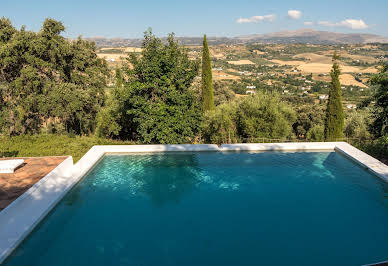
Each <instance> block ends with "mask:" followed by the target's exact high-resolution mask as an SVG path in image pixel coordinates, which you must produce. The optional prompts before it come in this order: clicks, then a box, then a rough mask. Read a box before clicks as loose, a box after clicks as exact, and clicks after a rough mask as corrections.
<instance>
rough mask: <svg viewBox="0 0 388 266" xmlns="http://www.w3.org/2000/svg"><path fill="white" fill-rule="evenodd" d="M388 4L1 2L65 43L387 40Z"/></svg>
mask: <svg viewBox="0 0 388 266" xmlns="http://www.w3.org/2000/svg"><path fill="white" fill-rule="evenodd" d="M387 14H388V1H387V0H368V1H365V0H352V1H348V0H325V1H323V0H320V1H316V0H293V1H289V0H288V1H286V0H272V1H271V0H266V1H258V0H251V1H248V0H239V1H235V0H234V1H232V0H222V1H219V0H217V1H212V0H195V1H184V0H181V1H178V0H138V1H130V0H109V1H107V0H77V1H75V0H50V1H48V0H0V17H1V16H3V17H7V18H9V19H11V21H12V23H13V25H14V26H16V27H17V28H20V27H21V26H22V25H25V26H26V28H27V29H28V30H34V31H38V30H39V29H40V27H41V25H42V22H43V21H44V19H45V18H47V17H50V18H54V19H57V20H59V21H62V22H63V23H64V25H65V27H66V31H65V33H64V34H63V35H64V36H66V37H71V38H73V37H77V36H80V35H81V36H83V37H100V36H101V37H107V38H115V37H120V38H140V37H142V35H143V32H144V31H145V30H146V29H147V28H149V27H151V28H152V30H153V32H154V33H155V34H156V35H157V36H165V35H167V34H168V33H170V32H174V33H175V34H176V35H177V36H202V35H203V34H207V35H208V36H218V37H221V36H226V37H234V36H240V35H248V34H263V33H270V32H277V31H283V30H296V29H302V28H311V29H316V30H326V31H334V32H344V33H372V34H378V35H383V36H388V18H387Z"/></svg>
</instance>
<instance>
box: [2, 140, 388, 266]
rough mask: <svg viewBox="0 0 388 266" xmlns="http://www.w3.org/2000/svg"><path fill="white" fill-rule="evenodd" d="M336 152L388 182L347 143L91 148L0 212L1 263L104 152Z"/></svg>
mask: <svg viewBox="0 0 388 266" xmlns="http://www.w3.org/2000/svg"><path fill="white" fill-rule="evenodd" d="M330 150H331V151H336V152H339V153H341V154H343V155H344V156H346V157H348V158H349V159H351V160H353V161H354V162H356V163H358V164H359V165H361V166H363V167H364V168H365V169H367V170H369V171H371V172H372V173H374V174H375V175H376V176H377V177H379V178H381V179H382V180H384V181H385V182H388V166H387V165H385V164H383V163H382V162H380V161H378V160H377V159H375V158H373V157H372V156H370V155H368V154H366V153H364V152H362V151H360V150H358V149H357V148H355V147H353V146H351V145H350V144H348V143H346V142H304V143H254V144H253V143H252V144H245V143H244V144H223V145H221V146H218V145H215V144H171V145H102V146H101V145H100V146H93V147H92V148H91V149H90V150H89V151H88V152H87V153H86V154H85V155H84V156H83V157H82V158H81V159H80V160H79V161H78V162H77V163H76V164H74V165H73V159H72V157H68V158H67V159H65V160H64V161H63V162H62V163H61V164H60V165H58V166H57V167H56V168H55V169H54V170H53V171H51V172H50V173H48V174H47V175H46V176H45V177H43V178H42V179H41V180H40V181H39V182H37V183H36V184H35V185H34V186H32V187H31V188H30V189H29V190H27V191H26V192H25V193H24V194H23V195H21V196H20V197H19V198H18V199H17V200H15V201H14V202H13V203H11V204H10V205H9V206H8V207H7V208H5V209H4V210H3V211H1V212H0V264H1V263H3V262H4V260H5V259H6V258H7V257H8V256H9V255H10V254H11V253H12V251H13V250H14V249H16V248H17V246H18V245H19V244H20V243H21V242H22V241H23V240H24V238H25V237H27V236H28V234H29V233H30V232H31V231H32V230H33V229H34V228H35V226H36V225H38V224H39V222H40V221H41V220H42V219H43V218H44V217H45V216H46V215H47V214H48V213H49V212H50V211H51V210H52V209H53V208H54V207H55V206H56V204H57V203H58V202H59V201H60V200H61V199H62V198H63V197H64V196H65V195H66V193H67V192H68V191H69V190H70V189H71V188H72V187H73V186H74V185H75V184H77V183H78V182H79V181H80V180H81V179H82V178H83V177H84V176H85V175H86V174H87V173H88V172H89V171H90V170H91V169H92V168H93V167H94V166H95V165H96V163H97V162H98V161H99V160H101V158H103V156H104V155H105V154H107V153H113V154H120V153H148V152H199V151H214V152H230V151H234V152H238V151H252V152H253V151H256V152H257V151H262V152H265V151H305V152H306V151H330Z"/></svg>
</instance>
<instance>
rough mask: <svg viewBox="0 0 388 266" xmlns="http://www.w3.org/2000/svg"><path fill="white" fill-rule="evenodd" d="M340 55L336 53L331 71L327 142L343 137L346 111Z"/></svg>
mask: <svg viewBox="0 0 388 266" xmlns="http://www.w3.org/2000/svg"><path fill="white" fill-rule="evenodd" d="M338 57H339V56H338V55H337V54H336V53H334V56H333V62H334V63H333V68H332V70H331V71H330V76H331V84H330V90H329V101H328V103H327V108H326V119H325V131H324V132H325V140H326V141H336V140H338V139H341V138H342V137H343V129H344V111H343V106H342V92H341V83H340V81H339V75H340V74H341V70H340V67H339V64H338V62H337V59H338Z"/></svg>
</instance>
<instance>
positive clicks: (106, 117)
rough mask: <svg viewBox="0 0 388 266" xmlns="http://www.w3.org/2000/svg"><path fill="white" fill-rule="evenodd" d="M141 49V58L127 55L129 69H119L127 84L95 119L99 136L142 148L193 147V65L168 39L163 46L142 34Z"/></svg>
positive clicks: (196, 108)
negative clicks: (162, 145) (149, 145)
mask: <svg viewBox="0 0 388 266" xmlns="http://www.w3.org/2000/svg"><path fill="white" fill-rule="evenodd" d="M142 47H143V50H142V53H141V56H137V55H135V54H131V55H130V58H129V63H130V64H131V65H132V66H133V67H132V68H129V67H128V66H125V67H124V68H123V69H122V71H123V72H124V75H125V76H126V77H128V81H123V83H124V86H123V87H121V88H120V87H117V88H115V89H113V91H112V94H111V99H109V100H108V105H107V106H106V107H105V108H104V110H102V111H101V112H100V114H99V119H98V132H99V134H100V135H104V136H108V137H115V138H121V139H131V140H136V141H140V142H142V143H190V142H193V141H194V139H195V137H196V135H197V134H198V131H199V128H200V121H201V118H202V116H201V112H200V105H199V103H198V102H197V101H196V100H195V94H194V91H193V90H192V89H191V84H192V82H193V80H194V78H195V77H196V76H197V74H198V67H199V64H198V62H196V61H191V60H189V58H188V55H187V50H186V49H184V48H183V47H181V46H180V45H178V43H177V41H176V40H175V38H174V35H173V34H170V35H169V36H168V38H167V43H166V44H163V43H162V40H161V39H159V38H157V37H155V36H154V35H153V34H152V32H151V30H149V31H146V32H145V34H144V41H143V45H142Z"/></svg>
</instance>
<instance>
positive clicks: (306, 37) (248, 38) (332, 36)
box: [87, 29, 388, 47]
mask: <svg viewBox="0 0 388 266" xmlns="http://www.w3.org/2000/svg"><path fill="white" fill-rule="evenodd" d="M87 39H88V40H90V41H94V42H96V44H97V46H98V47H123V46H133V47H139V46H141V43H142V39H125V38H104V37H96V38H87ZM177 39H178V40H179V41H180V42H181V43H183V44H185V45H201V44H202V37H177ZM208 42H209V44H210V45H217V44H246V43H255V42H259V43H276V44H288V43H311V44H356V43H376V42H379V43H388V37H383V36H380V35H375V34H364V33H338V32H329V31H317V30H313V29H301V30H296V31H281V32H275V33H268V34H252V35H245V36H238V37H234V38H228V37H208Z"/></svg>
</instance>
